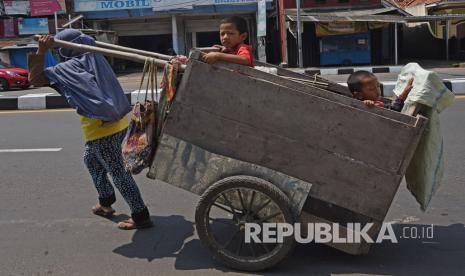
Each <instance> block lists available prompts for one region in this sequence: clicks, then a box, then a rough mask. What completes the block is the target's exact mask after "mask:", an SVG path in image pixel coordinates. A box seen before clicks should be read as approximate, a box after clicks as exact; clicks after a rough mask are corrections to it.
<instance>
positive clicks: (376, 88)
mask: <svg viewBox="0 0 465 276" xmlns="http://www.w3.org/2000/svg"><path fill="white" fill-rule="evenodd" d="M347 85H348V86H349V90H350V92H352V95H353V96H354V98H356V99H358V100H362V101H363V100H371V101H376V100H378V98H379V96H380V95H381V89H380V84H379V82H378V78H377V77H376V76H375V75H374V74H373V73H370V72H368V71H357V72H354V73H352V74H351V75H350V76H349V79H347Z"/></svg>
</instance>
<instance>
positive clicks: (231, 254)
mask: <svg viewBox="0 0 465 276" xmlns="http://www.w3.org/2000/svg"><path fill="white" fill-rule="evenodd" d="M290 207H291V203H290V201H289V198H288V197H287V196H286V195H285V194H284V193H283V192H282V191H281V190H280V189H279V188H278V187H276V186H274V185H273V184H271V183H269V182H267V181H265V180H263V179H260V178H256V177H250V176H233V177H228V178H225V179H222V180H220V181H218V182H216V183H214V184H213V185H212V186H210V187H209V188H208V189H207V190H206V191H205V193H204V194H203V195H202V197H201V198H200V201H199V203H198V205H197V208H196V211H195V223H196V228H197V233H198V235H199V238H200V240H201V241H202V243H203V244H204V245H205V246H206V247H208V249H209V250H210V251H211V252H212V254H213V255H214V256H215V257H216V258H218V259H219V260H220V261H222V262H223V263H224V264H225V265H226V266H229V267H231V268H234V269H239V270H246V271H258V270H263V269H266V268H269V267H272V266H274V265H276V264H277V263H279V262H280V261H282V260H283V259H284V258H285V257H286V256H287V255H288V254H289V252H290V251H291V250H292V248H293V247H294V243H295V241H294V237H293V236H290V237H284V239H283V241H282V242H280V243H279V242H277V243H255V242H254V241H253V240H251V242H250V243H246V242H245V230H244V229H245V226H244V225H245V223H257V224H259V225H263V223H279V222H282V223H289V224H293V223H294V221H295V220H294V216H293V214H292V212H291V208H290ZM262 229H263V228H262ZM259 238H260V240H262V239H261V238H262V235H261V234H260V235H259Z"/></svg>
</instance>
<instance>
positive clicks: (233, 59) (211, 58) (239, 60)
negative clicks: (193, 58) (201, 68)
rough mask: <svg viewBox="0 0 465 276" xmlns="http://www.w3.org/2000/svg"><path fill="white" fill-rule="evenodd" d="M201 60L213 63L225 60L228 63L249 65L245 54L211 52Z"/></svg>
mask: <svg viewBox="0 0 465 276" xmlns="http://www.w3.org/2000/svg"><path fill="white" fill-rule="evenodd" d="M203 61H204V62H206V63H215V62H218V61H225V62H230V63H236V64H242V65H249V63H250V62H249V59H248V58H247V57H246V56H238V55H233V54H226V53H218V52H212V53H208V54H206V55H204V56H203Z"/></svg>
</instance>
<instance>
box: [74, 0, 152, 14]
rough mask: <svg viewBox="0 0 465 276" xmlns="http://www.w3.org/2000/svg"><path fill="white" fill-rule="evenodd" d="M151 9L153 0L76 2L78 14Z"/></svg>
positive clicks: (75, 6)
mask: <svg viewBox="0 0 465 276" xmlns="http://www.w3.org/2000/svg"><path fill="white" fill-rule="evenodd" d="M146 8H147V9H151V8H152V0H104V1H103V0H97V1H91V0H74V9H75V10H76V11H77V12H87V11H112V10H130V9H146Z"/></svg>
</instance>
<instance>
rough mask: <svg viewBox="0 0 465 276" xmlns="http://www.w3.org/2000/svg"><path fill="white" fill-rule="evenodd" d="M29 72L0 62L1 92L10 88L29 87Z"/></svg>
mask: <svg viewBox="0 0 465 276" xmlns="http://www.w3.org/2000/svg"><path fill="white" fill-rule="evenodd" d="M28 75H29V71H28V70H26V69H22V68H16V67H13V66H11V65H9V64H7V63H4V62H0V85H1V87H2V90H3V91H6V90H9V89H11V88H21V89H26V88H29V86H31V84H30V83H29V80H28Z"/></svg>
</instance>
